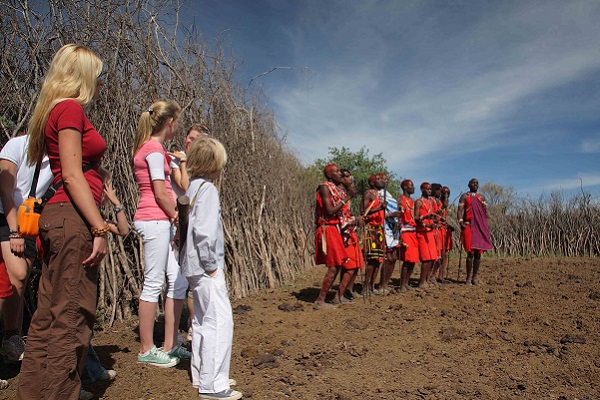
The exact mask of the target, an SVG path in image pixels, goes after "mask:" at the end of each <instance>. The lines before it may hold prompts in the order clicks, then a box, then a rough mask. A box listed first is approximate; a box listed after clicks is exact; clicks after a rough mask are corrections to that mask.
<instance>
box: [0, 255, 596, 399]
mask: <svg viewBox="0 0 600 400" xmlns="http://www.w3.org/2000/svg"><path fill="white" fill-rule="evenodd" d="M457 263H458V260H457V259H452V260H451V278H456V271H457V269H456V268H457ZM397 269H398V268H397ZM417 270H418V268H417ZM324 271H325V270H324V269H323V268H314V269H311V270H310V271H307V272H306V273H305V274H304V275H303V276H300V277H298V279H297V280H296V281H295V282H294V283H293V284H290V285H288V286H286V287H284V288H281V289H277V290H271V291H268V292H263V293H260V294H256V295H254V296H251V297H249V298H246V299H243V300H239V301H233V302H232V305H233V307H234V310H235V311H234V318H235V335H234V343H233V357H232V367H231V376H232V377H234V378H235V379H236V380H237V382H238V386H237V388H238V389H239V390H240V391H242V392H244V393H245V398H252V399H257V400H258V399H285V398H291V399H327V400H329V399H331V400H334V399H337V400H350V399H400V398H402V399H421V398H428V399H476V398H479V399H511V398H525V399H569V400H574V399H599V398H600V346H599V343H600V307H598V306H599V305H600V259H597V258H577V259H565V258H556V259H497V258H487V259H484V260H483V266H482V272H481V273H480V275H481V281H482V282H481V284H480V285H478V286H470V287H468V286H465V285H463V284H458V283H456V282H452V283H449V284H446V285H444V286H443V288H441V289H435V290H431V291H429V292H422V291H418V290H416V289H415V290H411V291H409V292H408V293H405V294H392V295H389V296H386V297H380V296H377V297H372V298H370V299H363V298H360V299H358V300H355V301H354V302H353V303H350V304H345V305H343V306H340V307H338V308H337V309H335V310H327V311H315V310H313V309H312V301H313V300H314V299H315V298H316V295H317V292H318V290H319V288H320V285H321V280H322V277H323V274H324ZM417 273H418V271H415V273H414V274H413V278H416V276H417ZM398 274H399V272H398V271H397V270H396V272H395V273H394V279H393V281H392V283H394V284H398ZM462 274H463V278H464V260H463V271H462ZM412 283H413V284H414V283H415V281H414V280H413V282H412ZM332 296H333V293H331V296H330V297H332ZM157 336H158V331H157ZM94 346H95V348H96V351H97V353H98V354H99V356H100V359H101V360H102V361H103V364H104V365H105V367H107V368H112V369H115V370H116V371H117V372H118V376H117V379H116V380H115V381H114V382H111V383H107V384H95V385H93V386H91V387H88V388H87V389H88V390H90V391H92V392H94V393H95V394H96V396H97V397H96V398H102V399H128V400H129V399H144V400H150V399H181V398H196V397H197V392H196V391H195V390H194V389H193V388H192V386H191V384H190V382H189V378H188V372H187V370H188V367H189V362H182V363H181V364H180V365H178V366H177V367H175V368H169V369H158V368H153V367H148V366H141V365H139V364H137V363H136V353H137V350H138V338H137V326H136V324H135V323H134V322H132V323H131V324H121V325H116V326H114V327H113V328H111V329H108V330H106V331H101V332H97V333H96V336H95V338H94ZM2 370H3V372H4V374H7V373H8V377H9V378H10V379H9V382H10V384H11V386H10V388H9V389H7V390H4V391H2V392H0V398H7V399H13V398H15V397H16V396H15V389H16V387H17V385H18V366H12V367H7V366H5V367H4V368H3V369H2Z"/></svg>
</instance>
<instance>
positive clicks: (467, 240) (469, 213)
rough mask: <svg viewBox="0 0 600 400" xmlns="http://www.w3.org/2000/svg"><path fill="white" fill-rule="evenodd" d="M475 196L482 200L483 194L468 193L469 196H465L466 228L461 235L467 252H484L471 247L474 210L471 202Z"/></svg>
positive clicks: (464, 218)
mask: <svg viewBox="0 0 600 400" xmlns="http://www.w3.org/2000/svg"><path fill="white" fill-rule="evenodd" d="M473 196H475V197H477V198H478V199H479V201H482V196H481V195H480V194H479V193H475V194H472V193H467V197H466V198H465V209H464V210H465V211H464V216H463V222H464V224H465V228H464V229H463V230H462V232H461V233H460V236H461V241H462V244H463V248H464V249H465V251H466V252H467V253H478V254H483V250H476V249H471V220H472V219H473V210H472V209H471V202H472V200H473V199H472V197H473Z"/></svg>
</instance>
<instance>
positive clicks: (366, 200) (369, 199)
mask: <svg viewBox="0 0 600 400" xmlns="http://www.w3.org/2000/svg"><path fill="white" fill-rule="evenodd" d="M376 197H377V194H376V193H375V192H373V191H372V190H369V191H367V193H365V195H364V196H363V202H362V207H363V210H365V215H371V214H374V213H376V212H378V211H381V210H385V207H386V206H387V203H386V202H383V203H381V204H380V205H379V207H375V208H373V207H371V209H369V205H371V204H372V203H373V201H375V198H376ZM367 209H369V211H367Z"/></svg>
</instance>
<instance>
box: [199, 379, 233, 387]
mask: <svg viewBox="0 0 600 400" xmlns="http://www.w3.org/2000/svg"><path fill="white" fill-rule="evenodd" d="M235 385H237V381H236V380H235V379H233V378H229V386H235ZM198 386H200V385H197V384H194V383H192V387H194V388H196V389H198Z"/></svg>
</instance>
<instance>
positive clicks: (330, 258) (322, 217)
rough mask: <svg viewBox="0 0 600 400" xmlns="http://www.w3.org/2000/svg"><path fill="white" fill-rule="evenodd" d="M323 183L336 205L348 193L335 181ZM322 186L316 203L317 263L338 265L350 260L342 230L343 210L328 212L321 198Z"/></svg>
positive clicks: (330, 198) (333, 203)
mask: <svg viewBox="0 0 600 400" xmlns="http://www.w3.org/2000/svg"><path fill="white" fill-rule="evenodd" d="M323 185H324V186H326V187H327V189H328V194H329V200H330V202H331V204H332V205H333V206H334V207H335V206H336V205H338V204H340V203H341V202H342V201H343V200H344V199H345V198H346V194H345V193H344V192H343V191H342V190H341V189H340V188H339V187H337V186H336V185H334V184H333V183H331V182H324V183H322V184H321V186H323ZM321 186H319V189H317V194H316V204H315V224H316V226H317V229H316V232H315V263H316V264H317V265H318V264H325V265H326V266H327V267H338V266H342V265H343V264H344V263H345V262H346V261H347V260H348V255H347V253H346V248H345V247H344V242H343V240H342V234H341V231H340V222H341V220H343V219H344V217H343V215H342V213H341V212H338V213H336V214H334V215H328V214H327V211H326V210H325V206H324V205H323V199H322V198H321V192H320V188H321Z"/></svg>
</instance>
